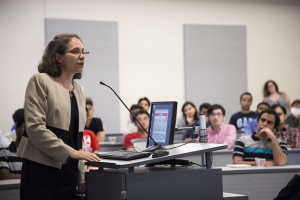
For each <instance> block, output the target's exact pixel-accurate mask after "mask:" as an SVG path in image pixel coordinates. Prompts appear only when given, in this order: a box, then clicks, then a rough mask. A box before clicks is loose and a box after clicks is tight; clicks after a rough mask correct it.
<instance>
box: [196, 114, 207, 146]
mask: <svg viewBox="0 0 300 200" xmlns="http://www.w3.org/2000/svg"><path fill="white" fill-rule="evenodd" d="M198 134H199V142H200V143H207V142H208V139H207V129H206V116H205V115H204V114H201V115H200V116H199V130H198Z"/></svg>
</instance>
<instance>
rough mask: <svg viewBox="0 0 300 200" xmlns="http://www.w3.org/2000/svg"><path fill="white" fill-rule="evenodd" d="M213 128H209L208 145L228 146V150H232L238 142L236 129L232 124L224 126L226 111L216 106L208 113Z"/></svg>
mask: <svg viewBox="0 0 300 200" xmlns="http://www.w3.org/2000/svg"><path fill="white" fill-rule="evenodd" d="M207 114H208V117H209V121H210V123H211V126H209V127H208V128H207V138H208V143H214V144H227V146H228V148H227V149H232V147H233V145H234V142H235V140H236V129H235V127H234V126H233V125H231V124H224V123H223V122H224V119H225V109H224V108H223V107H222V106H221V105H219V104H214V105H212V106H210V107H209V108H208V111H207Z"/></svg>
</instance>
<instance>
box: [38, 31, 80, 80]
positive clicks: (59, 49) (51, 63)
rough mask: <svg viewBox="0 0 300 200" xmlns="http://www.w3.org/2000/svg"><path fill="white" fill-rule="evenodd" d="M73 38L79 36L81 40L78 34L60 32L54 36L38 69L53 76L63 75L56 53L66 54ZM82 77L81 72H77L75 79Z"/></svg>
mask: <svg viewBox="0 0 300 200" xmlns="http://www.w3.org/2000/svg"><path fill="white" fill-rule="evenodd" d="M72 38H77V39H79V40H80V41H81V38H80V37H79V36H78V35H77V34H60V35H56V36H55V37H54V39H53V40H52V41H51V42H50V43H49V44H48V46H47V48H46V49H45V51H44V55H43V57H42V60H41V61H40V63H39V65H38V71H39V72H40V73H46V74H48V75H49V76H52V77H58V76H60V75H61V73H62V69H61V65H60V63H58V62H57V61H56V53H59V54H64V53H65V52H66V50H67V49H68V44H69V42H70V40H71V39H72ZM81 42H82V41H81ZM81 77H82V74H81V73H76V74H75V75H74V76H73V79H81Z"/></svg>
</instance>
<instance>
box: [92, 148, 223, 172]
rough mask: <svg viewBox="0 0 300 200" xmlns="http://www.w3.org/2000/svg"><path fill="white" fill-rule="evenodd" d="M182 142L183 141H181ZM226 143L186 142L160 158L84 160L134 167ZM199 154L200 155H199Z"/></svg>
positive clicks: (201, 151)
mask: <svg viewBox="0 0 300 200" xmlns="http://www.w3.org/2000/svg"><path fill="white" fill-rule="evenodd" d="M181 144H183V143H181ZM181 144H180V143H179V144H172V145H168V146H165V147H166V148H167V149H170V148H173V147H176V146H179V145H181ZM226 148H227V145H225V144H203V143H188V144H186V145H183V146H180V147H178V148H174V149H170V150H169V155H168V156H164V157H160V158H152V157H151V156H150V157H147V158H141V159H136V160H131V161H122V160H112V159H101V161H100V162H90V161H88V162H86V165H88V166H93V167H105V168H115V169H117V168H129V167H135V166H139V165H146V164H151V163H156V162H161V161H166V160H172V159H176V158H182V157H186V156H192V155H196V154H201V153H208V152H212V151H217V150H221V149H226ZM199 156H200V155H199Z"/></svg>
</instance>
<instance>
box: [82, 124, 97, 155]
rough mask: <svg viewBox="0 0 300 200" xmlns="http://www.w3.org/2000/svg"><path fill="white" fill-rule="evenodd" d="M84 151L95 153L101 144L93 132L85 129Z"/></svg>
mask: <svg viewBox="0 0 300 200" xmlns="http://www.w3.org/2000/svg"><path fill="white" fill-rule="evenodd" d="M82 149H83V151H86V152H90V153H93V152H94V151H95V150H98V149H100V145H99V142H98V140H97V137H96V135H95V133H94V132H93V131H90V130H87V129H84V131H83V144H82Z"/></svg>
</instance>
